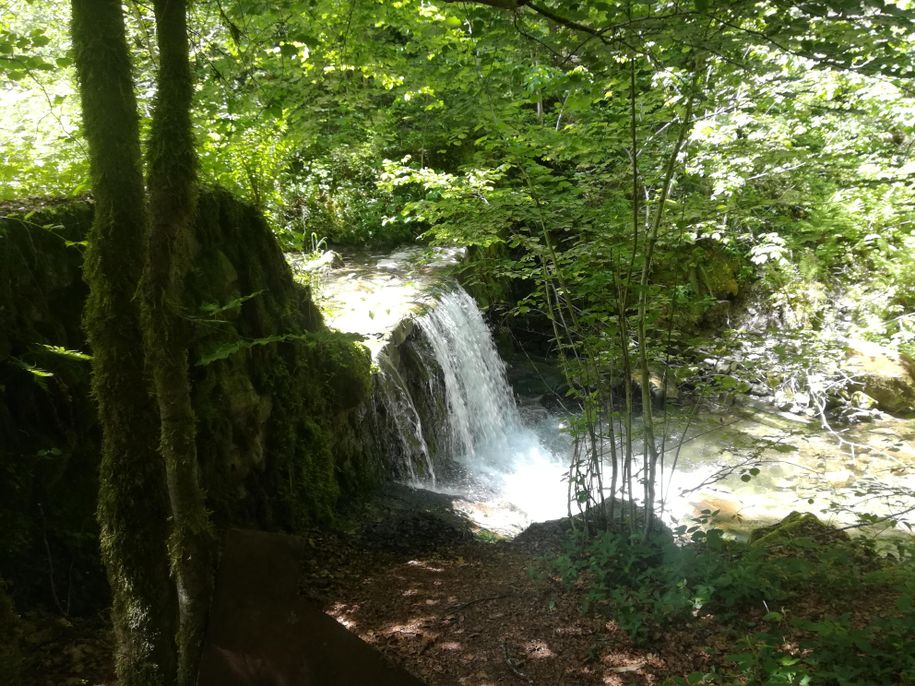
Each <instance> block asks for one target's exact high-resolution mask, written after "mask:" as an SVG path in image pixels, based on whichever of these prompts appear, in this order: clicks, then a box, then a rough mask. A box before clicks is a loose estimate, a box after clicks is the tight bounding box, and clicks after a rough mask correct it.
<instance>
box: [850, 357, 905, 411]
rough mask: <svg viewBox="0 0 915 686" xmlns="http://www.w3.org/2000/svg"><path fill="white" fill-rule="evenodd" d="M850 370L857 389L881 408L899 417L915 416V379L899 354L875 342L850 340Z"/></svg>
mask: <svg viewBox="0 0 915 686" xmlns="http://www.w3.org/2000/svg"><path fill="white" fill-rule="evenodd" d="M848 355H849V356H848V362H847V365H846V369H847V371H848V372H849V373H850V374H852V375H853V376H854V379H855V386H856V390H857V391H860V392H861V393H863V394H864V395H866V396H868V398H870V399H872V400H873V402H874V403H875V404H876V406H877V408H878V409H880V410H882V411H884V412H888V413H889V414H892V415H895V416H908V415H911V414H913V413H915V378H913V376H912V374H911V373H910V371H909V369H908V368H907V367H906V365H905V363H904V362H903V360H902V358H901V357H900V355H899V353H898V352H897V351H895V350H893V349H892V348H887V347H885V346H882V345H880V344H878V343H874V342H872V341H865V340H862V339H851V340H849V341H848Z"/></svg>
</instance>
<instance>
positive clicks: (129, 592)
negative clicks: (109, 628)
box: [71, 0, 177, 686]
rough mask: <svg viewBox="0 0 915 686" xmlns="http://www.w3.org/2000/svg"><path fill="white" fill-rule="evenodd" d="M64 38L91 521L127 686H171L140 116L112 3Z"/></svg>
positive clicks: (170, 596) (80, 1) (82, 0)
mask: <svg viewBox="0 0 915 686" xmlns="http://www.w3.org/2000/svg"><path fill="white" fill-rule="evenodd" d="M72 13H73V14H72V27H71V31H72V36H73V45H74V53H75V58H76V66H77V71H78V75H79V82H80V95H81V99H82V108H83V122H84V130H85V136H86V139H87V141H88V143H89V152H90V167H91V174H92V185H93V189H94V194H95V218H94V220H93V225H92V229H91V231H90V233H89V241H88V242H89V247H88V250H87V254H86V263H85V279H86V282H87V283H88V285H89V298H88V301H87V303H86V308H85V315H84V317H85V320H84V324H85V327H86V332H87V335H88V338H89V342H90V344H91V346H92V352H93V362H92V374H93V381H92V383H93V393H94V395H95V399H96V402H97V403H98V410H99V421H100V424H101V427H102V455H101V465H100V473H99V483H100V489H99V503H98V521H99V526H100V529H101V552H102V559H103V561H104V563H105V567H106V570H107V573H108V579H109V582H110V585H111V591H112V621H113V624H114V629H115V637H116V670H117V675H118V680H119V683H121V684H123V685H124V686H152V685H162V686H164V685H166V684H172V683H174V675H175V673H176V667H177V654H176V647H175V615H176V611H175V604H176V598H175V592H174V585H173V584H172V583H171V580H170V578H169V565H168V558H167V555H166V538H167V535H168V528H167V522H168V499H167V495H166V488H165V470H164V469H163V466H162V461H161V460H160V459H159V457H158V455H157V453H156V434H157V431H158V417H157V412H156V407H155V403H154V401H153V399H152V397H151V396H150V394H149V392H148V386H147V384H146V373H145V369H144V357H143V345H142V334H141V328H140V321H139V313H138V308H137V304H136V298H135V296H136V293H137V288H138V282H139V277H140V274H141V272H142V266H143V263H144V260H145V252H146V251H145V241H144V237H145V234H146V212H145V207H144V203H145V198H144V188H143V174H142V166H141V163H142V157H141V154H140V143H139V126H138V118H137V106H136V100H135V97H134V92H133V80H132V77H131V71H130V58H129V52H128V48H127V42H126V39H125V36H124V23H123V16H122V14H121V4H120V2H119V1H118V0H73V1H72Z"/></svg>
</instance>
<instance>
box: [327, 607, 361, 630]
mask: <svg viewBox="0 0 915 686" xmlns="http://www.w3.org/2000/svg"><path fill="white" fill-rule="evenodd" d="M358 611H359V605H358V604H357V603H353V604H352V605H348V604H346V603H340V602H337V603H334V604H333V605H331V607H330V608H329V609H328V610H327V614H328V615H330V616H331V617H333V618H334V619H336V620H337V623H339V624H342V625H343V626H345V627H346V628H347V629H349V630H350V631H353V630H355V628H356V627H357V626H358V623H357V622H356V620H355V619H354V618H353V615H354V614H356V613H357V612H358Z"/></svg>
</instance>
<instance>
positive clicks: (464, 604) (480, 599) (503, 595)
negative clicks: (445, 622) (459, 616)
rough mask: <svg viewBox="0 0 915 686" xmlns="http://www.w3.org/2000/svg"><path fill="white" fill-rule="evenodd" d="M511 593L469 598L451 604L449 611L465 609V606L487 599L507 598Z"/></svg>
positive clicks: (483, 601)
mask: <svg viewBox="0 0 915 686" xmlns="http://www.w3.org/2000/svg"><path fill="white" fill-rule="evenodd" d="M510 595H511V593H496V594H494V595H484V596H482V597H480V598H474V599H473V600H468V601H467V602H466V603H457V604H456V605H449V606H448V608H447V609H448V611H449V612H455V611H456V610H463V609H464V608H465V607H470V606H471V605H476V604H477V603H485V602H486V601H487V600H499V599H500V598H507V597H508V596H510Z"/></svg>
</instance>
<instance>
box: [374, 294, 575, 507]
mask: <svg viewBox="0 0 915 686" xmlns="http://www.w3.org/2000/svg"><path fill="white" fill-rule="evenodd" d="M415 330H416V332H417V333H418V334H419V336H418V337H417V338H416V340H415V341H414V343H413V344H412V345H413V351H414V352H415V353H416V357H417V358H418V359H419V363H418V364H417V365H416V366H417V367H419V369H414V370H413V375H416V372H417V371H419V372H420V374H419V375H420V376H422V377H425V383H421V382H419V383H415V384H414V385H413V386H409V384H407V383H405V382H404V378H403V377H404V376H405V375H401V374H400V373H399V372H397V370H396V366H395V365H394V364H393V362H392V361H391V360H390V359H385V358H383V359H382V360H381V361H380V363H379V367H380V370H381V379H380V380H381V383H382V389H381V393H382V399H383V402H384V404H385V408H386V411H387V413H388V414H389V415H390V416H391V421H390V422H389V425H390V426H392V428H393V429H394V430H395V431H396V432H397V434H398V437H397V442H398V443H399V446H400V449H401V451H402V459H403V460H407V461H408V462H410V464H408V465H407V466H406V469H404V470H403V472H404V473H405V475H406V476H407V478H409V480H410V481H412V482H413V483H414V484H416V485H423V486H425V487H433V488H437V489H438V490H443V491H447V492H450V493H453V494H458V495H462V496H465V497H468V498H470V499H476V500H486V501H489V502H493V501H497V502H502V503H503V507H507V508H510V509H511V510H513V511H514V519H515V520H516V521H515V524H514V525H522V524H524V523H526V522H528V521H533V520H538V519H546V518H551V517H559V516H562V515H563V514H565V512H566V501H565V488H564V486H563V482H562V477H563V472H564V464H563V461H562V460H561V459H560V458H559V457H557V456H556V455H554V454H553V453H552V452H551V451H550V450H548V449H547V448H546V447H545V445H544V442H543V441H541V440H540V439H539V438H538V436H537V433H536V432H535V431H534V430H532V429H531V428H530V427H529V426H528V425H527V423H526V422H525V421H524V419H523V418H522V415H521V413H520V411H519V408H518V405H517V403H516V402H515V398H514V396H513V394H512V391H511V388H510V387H509V385H508V382H507V380H506V375H505V364H504V363H503V361H502V359H501V357H500V356H499V353H498V352H497V350H496V346H495V343H494V341H493V339H492V335H491V334H490V331H489V329H488V327H487V326H486V323H485V322H484V320H483V317H482V316H481V314H480V311H479V309H478V308H477V305H476V303H475V302H474V301H473V299H472V298H471V297H470V296H469V295H468V294H467V293H466V292H465V291H464V290H463V289H462V288H460V287H459V286H456V287H454V288H453V289H452V290H450V291H448V292H445V293H443V294H441V295H440V296H439V297H438V298H437V300H436V302H435V303H434V304H433V305H432V306H431V307H430V309H429V310H428V311H427V313H426V314H424V315H423V316H421V317H419V318H418V319H417V320H416V327H415ZM442 398H443V400H444V403H443V404H444V406H445V407H444V408H443V410H444V411H443V412H440V413H439V416H430V414H434V413H430V411H429V409H428V408H430V407H435V406H436V404H439V405H441V404H442ZM420 407H423V408H426V409H425V411H423V410H421V409H420ZM430 445H434V446H435V449H434V450H430V448H429V446H430ZM433 465H435V466H433ZM449 465H450V466H451V467H454V466H455V465H457V466H458V467H459V468H458V469H454V468H452V469H450V470H449V469H448V468H447V467H448V466H449ZM439 466H440V467H439ZM419 471H424V472H428V474H429V476H428V477H426V478H420V477H419V476H418V472H419ZM443 472H445V473H449V475H450V476H444V477H443V476H441V474H442V473H443ZM436 474H439V478H438V480H437V481H436V480H435V475H436Z"/></svg>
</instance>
